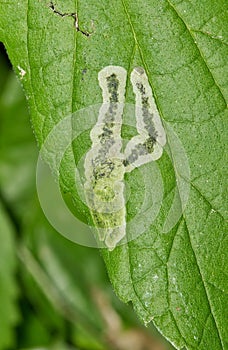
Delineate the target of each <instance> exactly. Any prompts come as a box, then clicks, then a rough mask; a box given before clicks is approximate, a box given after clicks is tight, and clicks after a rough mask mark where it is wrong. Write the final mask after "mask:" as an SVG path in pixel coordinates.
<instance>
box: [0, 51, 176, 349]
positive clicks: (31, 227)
mask: <svg viewBox="0 0 228 350" xmlns="http://www.w3.org/2000/svg"><path fill="white" fill-rule="evenodd" d="M0 77H1V78H0V239H1V241H0V242H1V243H0V303H1V304H0V350H7V349H37V350H38V349H39V350H41V349H56V350H58V349H59V350H64V349H94V350H96V349H97V350H98V349H100V350H102V349H115V350H128V349H132V350H147V349H150V350H168V349H172V347H171V345H169V344H168V343H167V342H166V341H165V340H164V339H162V337H161V336H160V335H159V333H158V332H157V331H156V329H155V328H154V327H153V326H152V325H149V326H148V327H147V328H145V327H144V326H143V325H142V324H141V323H140V321H139V320H138V319H137V317H136V315H135V314H134V311H133V310H132V307H131V305H125V304H123V303H122V302H121V301H119V300H118V298H117V297H116V296H115V294H114V292H113V290H112V286H111V284H110V282H109V279H108V276H107V273H106V269H105V266H104V263H103V261H102V258H101V256H100V252H99V251H98V250H97V249H92V248H86V247H82V246H79V245H76V244H75V243H72V242H70V241H68V240H67V239H65V238H63V237H62V236H61V235H60V234H59V233H57V232H56V231H55V230H54V229H53V228H52V227H51V226H50V224H49V223H48V222H47V220H46V219H45V217H44V215H43V213H42V210H41V209H40V206H39V202H38V199H37V194H36V186H35V171H36V161H37V156H38V149H37V146H36V142H35V137H34V135H33V132H32V128H31V125H30V121H29V112H28V109H27V105H26V99H25V97H24V94H23V90H22V87H21V86H20V83H19V81H18V79H17V78H16V76H15V74H14V72H13V71H12V68H11V65H10V63H9V61H8V58H7V55H6V52H5V49H4V47H3V45H1V46H0Z"/></svg>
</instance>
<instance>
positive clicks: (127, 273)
mask: <svg viewBox="0 0 228 350" xmlns="http://www.w3.org/2000/svg"><path fill="white" fill-rule="evenodd" d="M0 4H2V5H3V6H1V8H0V39H1V40H2V41H3V42H4V44H5V46H6V48H7V51H8V54H9V57H10V59H11V62H12V64H13V66H14V69H15V71H16V73H17V74H18V76H19V77H20V79H21V81H22V83H23V86H24V89H25V93H26V96H27V99H28V103H29V107H30V111H31V118H32V124H33V128H34V131H35V134H36V137H37V140H38V142H39V144H40V145H41V144H42V143H43V142H44V140H45V138H46V136H47V134H48V133H49V132H50V130H52V128H53V127H54V126H55V125H56V124H57V123H58V121H60V120H61V119H63V118H64V117H66V116H68V115H70V114H71V113H73V112H74V111H76V110H79V109H81V108H84V107H87V106H91V105H93V104H96V103H101V102H102V97H101V91H100V88H99V86H98V81H97V74H98V72H99V71H100V70H101V69H102V68H103V67H104V66H107V65H119V66H122V67H124V68H125V69H126V70H127V71H128V74H130V72H131V70H132V69H133V67H135V66H138V65H140V66H144V68H145V69H146V71H147V74H148V77H149V81H150V84H151V86H152V88H153V92H154V95H155V99H156V103H157V106H158V109H159V111H160V114H161V117H162V118H163V120H164V121H165V122H166V123H169V125H170V126H171V127H172V129H173V130H174V132H175V133H176V135H177V136H178V139H179V140H180V142H181V144H182V146H183V148H184V151H185V154H186V156H187V160H188V163H189V168H190V174H191V177H190V179H185V181H186V183H187V184H188V186H189V188H190V192H189V198H188V202H187V207H186V208H185V211H184V213H183V214H182V216H181V217H180V219H179V221H178V223H177V224H176V225H175V227H173V228H172V229H171V230H170V231H169V232H167V233H163V232H162V227H163V224H164V222H165V218H166V217H167V214H168V212H169V210H170V208H171V205H172V201H173V197H174V192H173V188H174V186H175V172H174V170H173V166H172V164H171V163H172V162H171V160H170V158H169V157H168V156H167V155H165V154H164V156H163V157H162V158H161V159H159V161H158V162H156V163H157V165H158V167H159V169H160V172H161V175H162V180H163V184H164V193H165V199H164V201H163V204H162V208H161V209H162V210H161V212H160V213H159V215H158V217H157V218H156V221H154V222H153V224H152V225H151V226H150V229H149V230H148V231H147V232H145V233H144V234H143V235H141V236H140V237H138V238H137V239H136V240H134V241H132V242H129V243H128V244H127V245H125V246H121V247H118V248H116V249H115V250H114V251H113V252H108V251H104V253H103V255H104V258H105V261H106V264H107V268H108V271H109V275H110V278H111V280H112V283H113V285H114V288H115V290H116V292H117V294H118V295H119V297H120V298H121V299H122V300H124V301H126V302H127V301H132V302H133V305H134V308H135V310H136V311H137V313H138V315H139V316H140V317H141V318H142V319H143V320H144V321H145V322H149V321H151V320H153V322H154V323H155V324H156V326H157V327H158V328H159V329H160V331H161V333H162V334H163V335H164V336H165V337H166V338H168V339H169V340H170V341H171V342H172V343H173V344H174V346H175V347H176V348H178V349H180V348H182V347H183V346H185V347H186V348H187V349H207V348H210V349H212V350H218V349H225V348H226V347H227V346H228V339H227V334H228V329H227V320H226V319H227V317H226V310H227V307H228V305H227V290H228V288H227V287H228V286H227V274H228V271H227V263H226V262H227V249H225V247H227V240H226V236H225V232H226V230H227V227H226V226H225V225H226V221H225V219H226V218H227V208H226V206H225V198H226V197H227V186H225V178H226V177H225V170H226V169H225V160H226V159H225V157H226V154H227V149H226V145H227V133H225V130H226V128H227V126H226V118H227V113H226V106H227V102H226V101H227V97H228V84H227V75H226V74H225V68H226V65H227V43H228V37H227V31H226V20H225V19H226V14H225V13H226V10H227V7H228V6H227V2H226V1H225V0H216V1H215V0H209V1H208V0H207V1H205V0H203V1H200V2H199V1H195V0H192V1H191V2H189V1H185V0H184V1H175V0H172V1H171V0H162V1H161V0H150V1H149V0H147V1H137V2H136V1H130V0H116V1H115V3H113V2H111V1H105V2H104V1H103V2H102V1H94V0H93V1H92V0H87V1H78V2H77V5H76V6H75V1H68V2H67V3H66V2H65V1H60V0H59V1H56V2H55V5H56V7H55V9H57V10H56V11H55V12H54V11H53V9H51V8H50V7H49V6H47V2H46V1H35V0H33V1H32V0H30V1H29V2H27V3H25V2H24V1H22V0H21V1H11V2H10V3H9V2H8V1H3V0H1V1H0ZM58 11H59V13H57V12H58ZM60 13H62V14H63V13H77V16H78V17H77V19H78V21H74V18H73V17H72V16H65V17H63V16H61V15H60ZM75 25H77V28H76V27H75ZM78 26H79V27H78ZM76 29H78V30H76ZM87 32H89V33H91V35H90V36H87V35H86V33H87ZM127 84H128V85H127V94H126V100H127V102H133V101H134V100H133V94H132V92H131V88H130V83H129V79H128V83H127ZM79 123H80V121H79ZM89 147H90V141H89V138H88V135H87V136H86V137H85V138H84V143H82V145H81V146H80V147H79V146H78V144H76V143H75V144H74V147H73V151H74V152H73V153H74V154H73V153H72V150H70V151H69V154H68V156H67V157H66V158H64V161H63V163H62V167H61V176H62V178H61V184H62V189H63V191H64V192H66V193H68V194H70V195H71V196H72V197H73V198H74V201H75V202H76V206H77V208H76V211H79V212H80V215H82V216H83V213H86V212H85V208H84V207H83V205H82V203H81V202H80V201H78V198H77V194H76V193H75V190H74V188H73V187H72V177H74V174H73V172H72V170H71V169H74V157H75V158H76V159H77V157H79V154H80V152H81V153H82V151H83V149H84V150H87V149H88V148H89ZM171 152H172V147H171ZM147 168H148V167H147V166H145V169H147ZM138 176H139V175H137V172H134V173H132V175H130V176H129V182H130V183H131V186H132V188H131V192H132V197H131V202H130V203H129V208H128V209H129V212H128V214H129V217H131V216H134V215H135V212H134V210H135V208H136V207H137V204H138V201H139V200H142V198H143V193H144V192H143V191H144V189H143V186H141V187H140V180H139V179H138ZM138 184H139V186H138ZM87 215H88V213H86V214H85V218H84V220H85V219H86V216H87Z"/></svg>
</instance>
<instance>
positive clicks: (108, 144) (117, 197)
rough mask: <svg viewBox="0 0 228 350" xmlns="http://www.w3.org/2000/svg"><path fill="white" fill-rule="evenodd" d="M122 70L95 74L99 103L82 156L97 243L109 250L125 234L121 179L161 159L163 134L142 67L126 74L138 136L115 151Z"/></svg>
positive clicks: (115, 68)
mask: <svg viewBox="0 0 228 350" xmlns="http://www.w3.org/2000/svg"><path fill="white" fill-rule="evenodd" d="M126 76H127V73H126V70H125V69H124V68H122V67H119V66H108V67H105V68H104V69H102V70H101V71H100V72H99V74H98V80H99V84H100V87H101V89H102V96H103V104H102V106H101V108H100V110H99V116H98V121H97V123H96V124H95V126H94V127H93V129H92V130H91V132H90V138H91V141H92V147H91V149H90V150H89V151H88V153H87V154H86V157H85V163H84V168H85V178H86V182H85V185H84V189H85V196H86V201H87V204H88V206H89V208H90V210H91V213H92V217H93V220H94V224H95V227H96V228H97V231H98V236H99V240H100V241H104V244H105V246H106V247H107V248H108V249H109V250H113V249H114V248H115V247H116V245H117V243H118V242H119V241H120V240H121V239H122V238H123V237H124V236H125V235H126V209H125V198H124V174H125V172H130V171H132V170H133V169H135V168H136V167H139V166H141V165H143V164H145V163H148V162H151V161H154V160H157V159H158V158H160V157H161V155H162V152H163V146H164V145H165V143H166V135H165V131H164V128H163V126H162V123H161V119H160V116H159V112H158V109H157V106H156V104H155V101H154V97H153V94H152V90H151V87H150V85H149V82H148V78H147V75H146V73H145V71H144V69H143V68H142V67H136V68H134V70H133V71H132V73H131V84H132V86H133V91H134V93H135V97H136V104H135V113H136V128H137V131H138V135H137V136H135V137H133V138H132V139H131V140H130V141H129V142H128V143H127V146H126V148H125V151H124V154H123V153H122V152H121V148H122V139H121V127H122V119H123V108H124V101H125V85H126Z"/></svg>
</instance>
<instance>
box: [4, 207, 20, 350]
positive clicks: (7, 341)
mask: <svg viewBox="0 0 228 350" xmlns="http://www.w3.org/2000/svg"><path fill="white" fill-rule="evenodd" d="M0 241H1V245H0V305H1V306H0V309H1V313H0V349H1V350H5V349H8V348H9V347H12V346H14V345H15V339H14V327H15V326H16V324H17V321H18V318H19V315H18V310H17V306H16V298H17V294H18V290H17V287H16V278H15V273H16V252H15V243H14V231H13V228H12V225H11V223H10V220H9V218H8V217H7V214H6V212H5V211H4V209H3V205H2V203H1V202H0Z"/></svg>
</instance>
